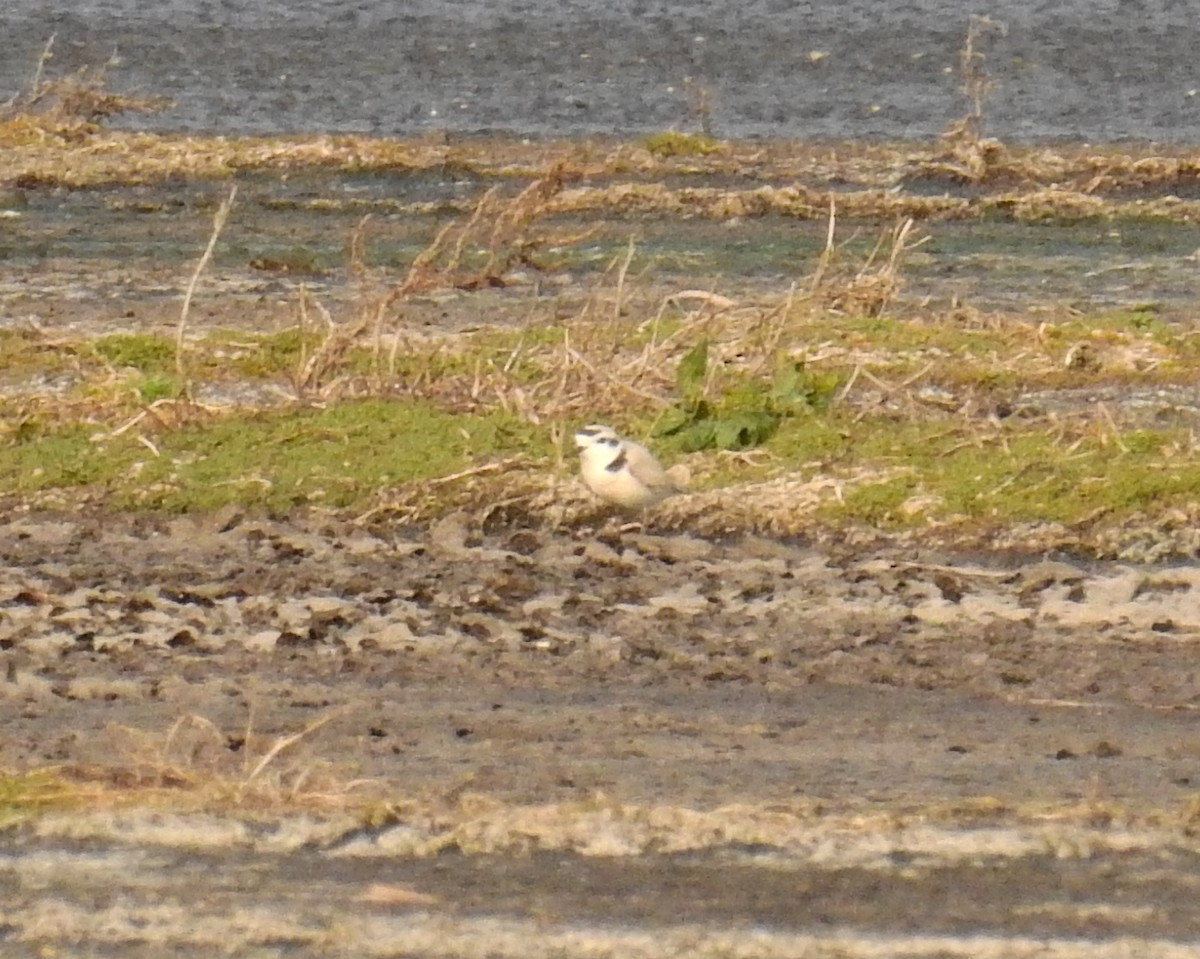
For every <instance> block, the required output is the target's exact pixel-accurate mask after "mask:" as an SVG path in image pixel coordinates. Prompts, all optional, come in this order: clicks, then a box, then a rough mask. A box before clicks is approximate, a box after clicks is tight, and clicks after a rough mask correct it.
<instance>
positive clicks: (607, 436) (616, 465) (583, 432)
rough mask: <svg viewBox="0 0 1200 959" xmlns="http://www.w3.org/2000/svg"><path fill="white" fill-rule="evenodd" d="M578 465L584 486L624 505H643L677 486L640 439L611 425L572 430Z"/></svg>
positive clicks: (658, 498) (663, 496)
mask: <svg viewBox="0 0 1200 959" xmlns="http://www.w3.org/2000/svg"><path fill="white" fill-rule="evenodd" d="M575 445H576V446H578V447H579V469H580V472H581V473H582V475H583V482H584V483H585V484H587V488H588V489H590V490H591V491H592V492H593V493H595V494H596V495H597V496H599V497H600V498H601V499H603V500H607V501H608V502H610V503H615V504H616V505H618V506H623V507H625V508H626V509H644V508H645V507H647V506H653V505H654V504H655V503H658V502H660V501H661V500H664V499H666V498H667V497H668V496H670V495H672V494H673V493H678V492H679V491H680V490H679V487H678V486H677V485H676V484H675V481H674V480H672V479H671V477H670V476H668V475H667V471H666V470H664V469H663V468H662V465H661V464H660V463H659V462H658V460H656V459H655V458H654V454H653V453H651V452H650V451H649V450H648V449H646V447H644V446H642V444H641V443H635V442H634V441H633V440H627V439H622V438H621V437H620V436H618V435H617V433H616V431H615V430H613V429H612V427H610V426H601V425H599V424H592V425H590V426H584V427H582V428H581V429H580V430H579V432H577V433H576V434H575Z"/></svg>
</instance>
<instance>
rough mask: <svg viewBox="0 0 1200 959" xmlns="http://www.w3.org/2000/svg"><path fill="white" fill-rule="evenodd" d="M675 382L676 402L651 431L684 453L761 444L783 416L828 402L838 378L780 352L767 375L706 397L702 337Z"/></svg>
mask: <svg viewBox="0 0 1200 959" xmlns="http://www.w3.org/2000/svg"><path fill="white" fill-rule="evenodd" d="M675 385H676V388H677V389H678V391H679V402H678V403H676V404H675V406H673V407H671V409H670V410H668V411H667V413H666V414H665V415H664V416H663V418H662V419H661V420H660V421H659V424H658V428H657V429H656V431H655V432H656V433H657V434H658V435H659V436H674V437H677V438H678V439H679V442H680V446H681V447H682V448H683V449H684V450H685V451H686V452H695V451H697V450H705V449H718V450H744V449H749V448H751V447H754V446H760V445H762V444H763V443H765V442H766V441H767V440H768V439H770V438H771V435H772V434H773V433H774V432H775V431H776V430H777V429H778V428H779V424H780V423H781V422H782V421H783V419H784V417H786V416H793V415H796V414H797V413H802V412H808V411H811V410H815V409H822V408H824V407H825V406H827V405H828V402H829V399H830V397H831V396H832V395H833V391H834V389H835V388H836V386H837V381H836V378H834V377H832V376H819V375H817V374H814V373H811V372H810V371H808V370H807V369H805V367H804V364H803V363H801V362H799V361H797V360H794V359H792V358H791V357H789V356H787V355H785V354H783V353H779V354H777V355H776V357H775V366H774V369H773V371H772V373H771V377H770V379H769V380H761V379H754V378H751V377H748V376H740V377H736V378H734V379H733V380H732V382H729V383H727V385H726V386H725V389H724V391H723V393H722V395H721V397H720V399H718V400H716V401H712V402H710V401H709V399H708V398H707V396H708V393H709V391H710V387H711V382H710V368H709V362H708V341H707V340H701V341H700V342H699V343H697V344H696V346H694V347H693V348H692V349H691V350H690V351H689V352H688V353H687V354H686V355H685V356H684V357H683V359H681V360H680V361H679V366H678V367H677V368H676V371H675Z"/></svg>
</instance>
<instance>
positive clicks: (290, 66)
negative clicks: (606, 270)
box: [0, 0, 1200, 143]
mask: <svg viewBox="0 0 1200 959" xmlns="http://www.w3.org/2000/svg"><path fill="white" fill-rule="evenodd" d="M987 11H988V13H989V14H990V15H991V16H992V17H993V18H994V19H995V20H997V21H1001V22H1003V23H1004V24H1006V26H1007V28H1008V29H1007V34H1006V35H1004V36H998V35H995V36H992V37H991V38H989V40H988V41H987V43H986V44H985V46H984V47H983V49H984V50H985V51H986V52H987V54H988V59H987V70H988V72H989V73H990V74H991V75H992V76H993V78H994V79H995V80H996V81H997V86H996V88H995V90H994V91H993V93H992V96H991V98H990V100H989V102H988V104H987V108H986V112H987V117H988V122H989V129H988V132H990V133H992V134H994V135H999V136H1002V137H1004V138H1005V139H1008V140H1017V141H1023V140H1044V139H1068V140H1102V141H1111V140H1121V139H1130V138H1131V139H1149V140H1160V141H1165V142H1184V143H1186V142H1191V141H1194V140H1196V139H1197V132H1198V130H1200V126H1198V124H1200V97H1198V96H1197V92H1196V91H1197V89H1198V88H1200V70H1198V69H1197V67H1196V61H1195V56H1194V38H1195V32H1194V28H1195V23H1194V10H1193V9H1192V7H1191V6H1190V5H1188V4H1184V3H1176V2H1171V0H1104V2H1089V0H1072V2H1063V3H1055V4H1029V3H1025V2H1022V0H993V2H992V3H990V4H988V5H987ZM968 16H969V8H966V7H963V6H962V5H960V4H957V3H954V2H950V0H916V2H905V3H898V2H894V0H893V2H885V3H878V2H871V0H850V2H842V0H814V2H810V3H803V4H794V3H785V2H779V0H750V2H746V3H743V4H739V5H736V7H731V6H730V5H728V4H725V3H719V2H713V0H707V2H700V0H696V2H669V0H616V2H613V3H609V4H605V5H597V4H589V3H584V2H582V0H565V2H563V0H556V2H553V3H551V2H546V0H499V2H483V0H459V2H448V0H441V2H438V0H417V2H410V3H405V4H393V3H384V2H379V0H301V2H295V3H282V2H253V3H251V2H245V0H241V2H224V3H219V2H215V0H196V2H193V0H162V2H158V3H155V4H152V5H148V4H145V3H142V2H139V0H82V2H80V3H77V4H71V5H65V4H59V5H49V4H46V3H44V2H42V0H8V2H6V3H5V4H4V5H3V9H2V10H0V35H3V36H4V37H5V40H6V43H5V55H4V57H3V58H2V59H0V97H3V96H7V95H8V94H10V93H11V92H13V91H16V90H18V89H20V88H21V87H22V86H23V85H24V84H25V83H27V82H28V79H29V77H30V75H31V73H32V70H33V65H34V63H35V62H36V60H37V57H38V53H39V51H40V50H41V48H42V46H43V44H44V43H45V41H46V39H47V37H49V36H50V35H51V34H54V35H55V36H56V38H57V39H56V44H55V59H54V61H53V65H52V66H53V68H55V69H61V70H64V71H66V70H71V69H75V68H76V67H78V66H80V65H82V64H95V63H102V62H104V61H106V60H107V59H108V58H109V57H111V56H113V55H114V53H115V54H116V56H117V58H118V59H119V65H118V66H116V67H115V68H114V71H113V74H112V76H113V85H114V86H115V87H116V88H118V89H121V90H130V91H138V92H142V93H147V94H158V95H164V96H168V97H170V98H171V99H172V100H174V101H175V106H174V107H172V108H171V109H169V110H167V111H165V112H162V113H159V114H154V115H150V116H146V117H130V118H126V119H125V120H124V121H123V122H124V123H125V125H127V126H142V127H148V128H152V129H170V130H187V131H217V132H222V133H235V132H254V133H272V132H316V131H321V132H337V131H354V132H369V133H377V134H383V135H402V136H403V135H412V134H418V133H423V132H429V131H448V132H465V131H480V130H509V131H516V132H520V133H526V134H534V135H570V136H580V135H589V134H601V133H624V134H629V133H637V132H644V131H653V130H660V129H664V128H670V127H676V128H681V129H696V128H698V126H699V125H700V121H699V115H698V114H699V111H698V108H697V97H696V96H695V94H694V90H696V89H697V88H703V89H705V90H707V91H709V94H710V97H711V108H710V121H711V127H712V130H713V132H714V133H716V134H717V135H719V136H724V137H853V138H862V137H879V138H896V137H914V138H928V137H931V136H936V135H937V134H938V133H940V132H941V131H942V130H943V129H944V128H945V127H946V125H947V124H948V123H949V122H950V121H952V120H953V119H955V118H957V117H959V116H961V115H962V114H963V113H964V111H965V102H964V100H963V97H962V95H961V94H960V93H959V91H958V81H957V78H956V76H955V71H956V70H957V65H958V50H959V48H960V47H961V45H962V41H963V38H964V36H965V34H966V29H967V23H968ZM689 79H690V81H691V83H692V85H691V86H690V87H689Z"/></svg>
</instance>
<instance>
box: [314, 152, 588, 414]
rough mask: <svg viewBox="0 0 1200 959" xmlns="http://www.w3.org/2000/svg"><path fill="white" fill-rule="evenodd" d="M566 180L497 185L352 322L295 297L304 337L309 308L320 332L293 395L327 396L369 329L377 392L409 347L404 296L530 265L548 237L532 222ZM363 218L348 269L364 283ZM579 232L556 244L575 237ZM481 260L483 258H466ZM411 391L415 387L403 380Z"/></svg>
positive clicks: (495, 278)
mask: <svg viewBox="0 0 1200 959" xmlns="http://www.w3.org/2000/svg"><path fill="white" fill-rule="evenodd" d="M566 179H567V174H566V173H565V172H564V168H563V167H562V166H561V165H559V166H556V167H555V168H553V169H552V170H551V171H550V172H549V173H548V174H547V175H546V176H544V177H542V178H540V179H538V180H535V181H534V182H533V183H531V184H530V185H529V186H527V187H526V188H525V189H524V190H522V191H521V192H520V193H519V194H518V195H517V196H515V197H513V198H512V199H510V200H507V201H503V200H501V198H500V196H499V191H498V190H497V189H495V188H493V189H491V190H488V191H487V192H486V193H485V194H484V195H483V196H482V197H481V198H480V200H479V201H478V202H477V203H476V204H475V207H474V209H473V210H472V212H471V214H470V216H468V218H467V219H466V221H465V222H461V223H457V222H454V223H449V224H446V225H445V226H443V227H442V228H441V229H440V230H439V231H438V232H437V234H436V235H435V236H434V238H433V240H431V241H430V243H429V244H428V245H427V246H426V247H425V249H424V250H422V251H421V252H420V253H419V254H418V255H417V256H416V258H415V259H414V260H413V262H412V264H411V265H410V266H409V268H408V271H407V273H406V274H405V276H404V279H403V280H401V281H400V282H399V283H396V284H394V285H392V286H391V287H390V288H388V289H386V290H385V291H383V292H382V293H379V294H376V295H375V296H374V297H373V298H371V297H368V298H367V300H366V302H365V303H364V304H363V305H362V306H361V307H360V308H359V311H358V314H357V315H356V316H354V317H352V318H351V319H350V320H348V321H346V322H343V323H337V322H335V321H334V320H333V318H332V317H331V316H330V315H329V314H328V312H327V311H325V310H324V308H323V307H322V306H321V305H320V304H319V303H316V301H315V300H312V299H311V298H310V297H307V296H306V295H302V296H301V300H300V304H299V306H298V313H299V322H300V325H301V331H302V333H303V334H307V333H309V332H310V330H311V327H310V326H309V324H308V310H309V309H310V307H311V308H315V309H317V310H319V311H321V313H322V318H323V320H324V333H323V338H322V340H321V342H320V343H319V344H318V345H317V346H316V348H315V349H314V350H313V351H312V352H311V353H308V352H307V351H306V352H305V354H304V356H303V359H302V362H301V364H300V366H299V368H298V369H297V371H296V373H295V375H294V376H293V388H294V390H295V392H296V395H297V397H298V398H307V397H310V396H318V397H320V398H322V399H324V398H328V397H329V396H330V395H332V394H333V393H334V392H336V391H337V389H338V388H339V386H340V384H341V382H342V381H343V379H344V377H342V376H341V375H339V371H342V370H344V368H345V360H346V357H347V355H348V354H349V352H350V351H351V350H352V349H353V348H354V347H355V346H357V345H359V344H360V343H361V342H362V339H363V337H364V335H365V334H366V333H367V332H368V331H370V332H371V334H372V338H373V343H374V345H373V352H372V378H373V384H372V385H373V389H374V391H375V392H385V391H386V390H388V389H390V388H392V387H393V386H394V385H395V380H396V375H397V367H398V360H399V355H400V350H401V349H402V348H403V347H405V346H406V345H408V344H407V343H406V340H405V337H404V336H403V335H402V330H401V329H400V324H399V318H398V317H396V316H395V312H396V307H397V305H398V304H402V303H403V302H404V301H405V300H407V299H409V298H411V297H413V296H418V295H423V294H429V293H431V292H434V291H437V290H446V289H459V290H478V289H484V288H489V287H501V286H505V285H506V283H507V280H506V278H505V277H506V274H507V273H509V272H510V271H511V269H512V268H513V267H514V266H517V265H533V266H536V264H535V263H534V262H533V253H534V251H535V250H537V249H539V248H540V247H542V246H544V245H546V243H547V242H548V239H547V237H546V236H545V235H544V234H542V233H535V232H534V225H535V224H536V223H537V221H538V220H539V219H540V218H541V217H543V216H544V215H545V213H546V212H547V209H548V206H549V203H550V200H551V199H552V198H553V197H554V196H556V195H557V194H558V193H560V192H561V191H562V189H563V187H564V184H565V182H566ZM368 222H369V219H368V218H366V217H364V218H363V220H361V221H360V222H359V224H358V227H357V228H356V229H355V231H354V234H353V235H352V237H351V241H350V245H349V250H350V254H349V259H350V271H351V273H352V274H353V275H355V276H356V277H358V278H360V280H361V281H362V282H363V283H364V285H365V284H366V283H367V282H368V281H369V280H370V271H369V270H368V268H367V266H366V264H365V252H364V251H365V245H366V244H365V234H366V228H367V225H368ZM578 239H579V238H578V237H574V238H570V239H568V240H566V241H560V242H578ZM479 258H482V263H481V264H479V265H475V264H474V263H473V262H472V261H473V260H477V259H479ZM407 385H408V386H409V388H410V389H413V388H414V384H407Z"/></svg>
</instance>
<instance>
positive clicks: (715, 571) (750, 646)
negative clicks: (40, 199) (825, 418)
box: [0, 510, 1200, 956]
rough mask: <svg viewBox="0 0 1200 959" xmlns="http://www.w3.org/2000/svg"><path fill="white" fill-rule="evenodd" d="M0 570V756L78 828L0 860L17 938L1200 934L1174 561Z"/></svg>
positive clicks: (435, 946) (354, 538)
mask: <svg viewBox="0 0 1200 959" xmlns="http://www.w3.org/2000/svg"><path fill="white" fill-rule="evenodd" d="M0 565H2V569H0V610H2V614H0V647H2V648H3V652H2V653H0V657H2V658H3V661H4V667H5V676H6V679H5V681H4V682H3V683H0V696H3V700H4V704H3V712H4V715H5V717H6V720H5V729H4V736H3V738H2V739H0V766H3V767H8V768H13V769H28V768H40V767H45V766H47V765H52V766H54V767H56V768H57V769H59V770H60V771H61V773H62V774H63V775H64V776H66V777H67V778H68V779H70V780H73V781H76V782H78V783H79V784H80V785H81V786H82V787H83V788H85V789H87V788H93V789H96V790H97V791H98V792H97V794H98V795H104V796H107V797H109V798H108V799H106V800H104V801H101V802H97V803H96V804H95V806H94V808H93V809H92V810H90V811H82V812H81V811H78V810H75V811H68V812H59V813H53V814H51V815H49V816H48V817H45V818H43V819H41V820H40V821H37V822H34V823H31V824H27V825H25V826H22V827H19V828H16V829H13V830H10V831H9V832H8V834H7V842H8V851H7V852H6V853H4V854H3V856H2V857H0V889H3V895H0V900H2V901H3V903H4V906H3V907H0V930H2V932H0V938H4V939H7V941H9V942H10V943H11V944H12V945H13V946H14V948H15V947H17V946H18V945H19V947H20V948H22V949H32V948H39V947H41V948H55V949H58V948H65V949H68V950H74V951H72V952H71V954H76V955H112V954H117V953H119V954H121V955H127V956H129V955H136V956H143V955H144V956H158V955H166V954H171V955H192V954H195V955H201V954H211V949H213V948H215V947H216V946H217V945H220V946H222V947H223V948H226V949H228V950H230V954H236V955H256V956H257V955H284V954H287V955H313V956H317V955H322V956H323V955H344V954H347V950H349V952H350V953H353V954H362V955H483V954H488V955H530V954H539V955H540V954H547V955H549V954H554V955H582V954H588V955H673V954H679V953H681V952H687V953H689V954H699V955H712V954H721V955H725V954H730V953H729V952H728V950H729V949H733V948H736V950H737V952H736V954H737V955H795V954H800V953H804V954H806V955H807V954H813V955H833V954H836V955H880V954H887V955H896V954H905V955H1010V954H1029V952H1028V951H1027V950H1033V951H1037V950H1038V949H1040V948H1042V947H1045V948H1052V949H1054V950H1055V952H1054V954H1056V955H1125V954H1130V953H1127V952H1122V951H1121V950H1122V949H1124V948H1126V947H1127V946H1128V944H1129V943H1130V942H1131V941H1132V942H1136V943H1141V946H1139V947H1138V948H1139V949H1141V948H1143V947H1144V948H1145V949H1146V950H1148V951H1144V952H1141V951H1139V952H1138V953H1137V954H1141V955H1150V954H1156V955H1157V954H1163V955H1167V954H1172V952H1173V951H1176V950H1178V954H1180V955H1182V954H1185V951H1184V945H1183V944H1184V943H1187V942H1192V941H1194V940H1196V939H1197V937H1200V920H1198V918H1197V913H1196V910H1195V908H1194V902H1195V892H1194V889H1195V883H1196V881H1197V876H1198V875H1200V857H1198V855H1197V852H1198V850H1197V846H1196V842H1195V840H1194V838H1193V836H1192V833H1193V831H1194V821H1195V818H1196V800H1195V797H1196V791H1197V782H1200V739H1198V737H1197V730H1198V728H1200V725H1198V724H1200V717H1198V715H1197V712H1196V705H1197V698H1198V696H1197V684H1196V659H1195V640H1196V638H1197V635H1198V633H1200V604H1198V602H1197V595H1196V591H1197V589H1200V572H1198V571H1197V570H1195V569H1193V568H1164V569H1147V568H1123V567H1115V566H1089V565H1087V564H1080V563H1068V562H1062V561H1046V560H1042V559H1029V558H1026V559H1021V558H1014V557H1007V558H1006V557H988V558H987V559H986V560H984V561H971V560H968V559H966V558H963V557H950V556H935V555H929V556H922V555H913V554H907V555H899V554H895V553H892V554H888V553H886V552H884V553H874V554H855V553H849V552H848V553H847V554H846V555H833V554H831V553H830V552H829V551H824V552H818V551H815V550H813V549H811V548H807V547H805V546H804V545H802V544H789V543H780V542H775V541H768V540H761V539H755V538H737V539H731V540H729V541H725V542H717V541H711V540H705V539H699V538H695V537H692V536H688V535H676V534H671V535H666V534H656V533H654V532H653V531H645V530H638V529H623V528H620V527H618V526H616V525H609V526H606V527H603V528H601V529H598V530H593V529H578V528H576V529H563V530H553V529H549V528H541V527H537V526H534V525H530V526H528V527H524V528H522V527H517V528H506V529H501V530H494V531H490V532H486V533H483V532H480V531H478V530H474V529H472V528H471V526H470V524H469V523H467V522H466V521H465V520H464V519H463V518H461V517H450V518H449V519H447V520H445V521H443V522H441V523H439V524H437V525H436V526H434V527H433V528H431V529H406V528H390V527H389V526H388V525H387V524H386V523H381V524H379V525H378V526H375V527H370V528H369V527H361V526H356V525H355V524H353V523H352V522H348V521H346V520H344V519H338V518H334V517H319V516H306V517H296V518H295V519H293V520H291V521H278V520H266V519H262V518H257V517H254V516H248V515H244V514H242V513H241V512H239V511H237V510H230V511H227V512H225V513H222V514H220V515H215V516H208V517H201V518H183V519H176V520H167V519H154V518H125V517H117V516H112V515H104V514H97V515H92V516H89V515H71V516H47V515H23V516H19V517H16V518H14V519H13V520H12V521H11V522H10V523H9V524H8V525H7V527H6V529H5V533H4V536H3V538H2V539H0ZM318 721H324V722H323V724H322V725H320V726H319V727H316V726H315V725H314V724H315V723H317V722H318ZM297 733H303V735H302V736H300V737H299V738H297V739H296V740H294V741H291V742H286V740H287V738H288V737H291V736H293V735H295V734H297ZM281 743H285V746H284V748H281V749H280V750H279V751H278V752H277V753H275V754H271V753H270V751H271V750H272V748H273V747H275V746H279V745H280V744H281ZM264 759H265V760H266V762H265V764H263V763H262V760H264ZM121 790H134V791H137V790H141V791H142V795H143V800H142V801H140V802H139V803H135V804H133V805H125V804H123V803H120V802H117V803H116V806H115V807H114V806H113V803H114V802H115V800H113V799H112V798H111V797H112V796H113V795H116V794H118V793H119V792H120V791H121ZM147 796H149V797H151V798H150V799H149V800H147V799H146V798H145V797H147ZM197 796H200V797H202V800H203V801H199V802H198V801H197V800H196V799H195V797H197ZM189 797H192V798H190V799H189ZM281 800H283V803H282V805H283V806H284V807H285V808H286V809H287V811H285V812H284V813H280V812H279V807H280V804H281V803H280V801H281ZM364 808H365V809H368V810H373V812H370V813H369V814H364V812H363V809H364ZM350 917H354V918H352V919H351V918H350ZM113 950H116V952H114V951H113Z"/></svg>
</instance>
